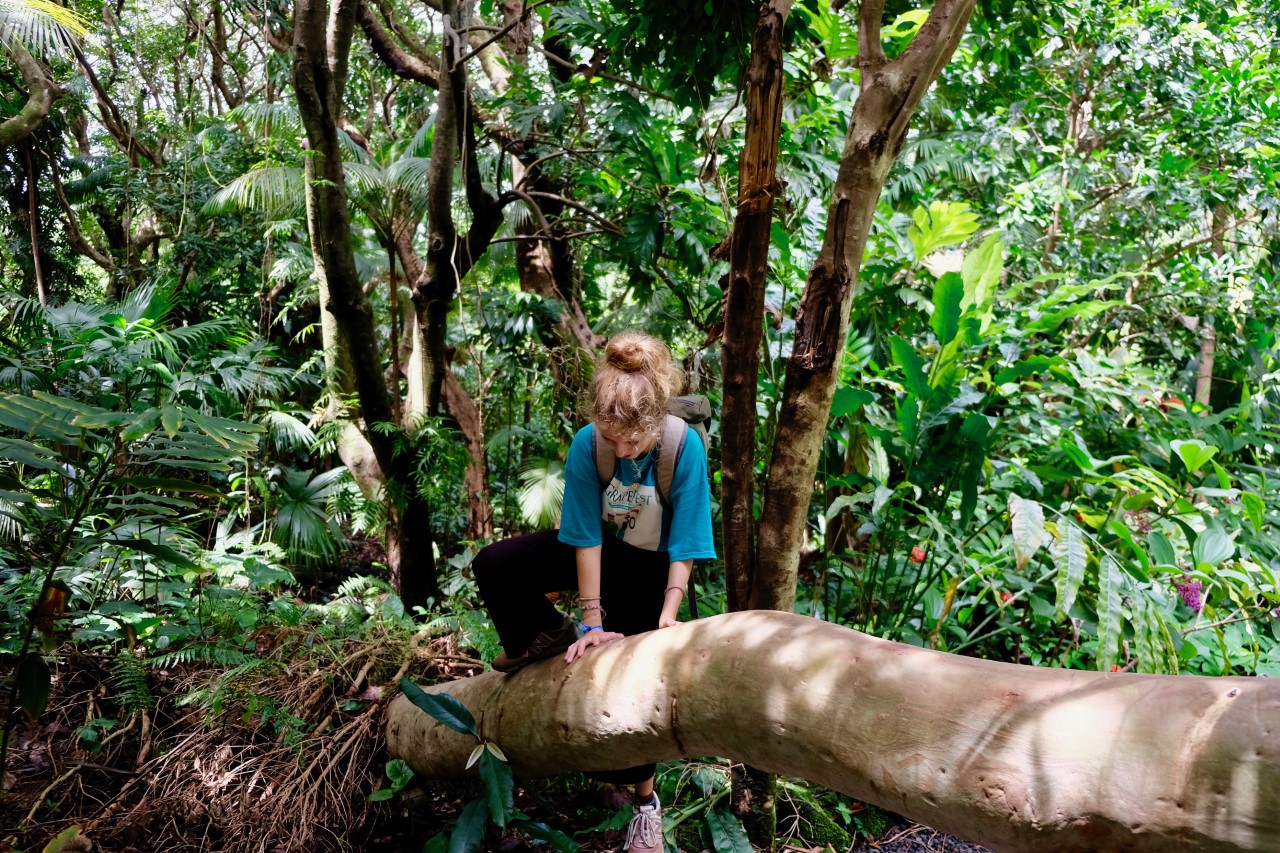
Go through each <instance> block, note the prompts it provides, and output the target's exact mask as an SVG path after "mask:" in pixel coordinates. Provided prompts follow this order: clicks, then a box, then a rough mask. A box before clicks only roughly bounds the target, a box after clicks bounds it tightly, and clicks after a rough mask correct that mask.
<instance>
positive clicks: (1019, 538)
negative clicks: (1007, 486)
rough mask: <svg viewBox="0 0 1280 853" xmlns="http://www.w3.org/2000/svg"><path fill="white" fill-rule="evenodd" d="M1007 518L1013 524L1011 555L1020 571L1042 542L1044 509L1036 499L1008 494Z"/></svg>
mask: <svg viewBox="0 0 1280 853" xmlns="http://www.w3.org/2000/svg"><path fill="white" fill-rule="evenodd" d="M1009 519H1010V521H1011V522H1012V525H1013V555H1014V558H1015V559H1016V560H1017V562H1018V569H1019V571H1021V570H1022V569H1024V568H1026V566H1027V563H1029V562H1031V558H1032V557H1034V556H1035V555H1036V552H1037V551H1039V550H1040V545H1041V544H1042V543H1043V542H1044V536H1045V530H1044V509H1042V508H1041V506H1040V504H1039V503H1038V502H1037V501H1033V500H1028V499H1027V498H1021V497H1018V496H1017V495H1010V496H1009Z"/></svg>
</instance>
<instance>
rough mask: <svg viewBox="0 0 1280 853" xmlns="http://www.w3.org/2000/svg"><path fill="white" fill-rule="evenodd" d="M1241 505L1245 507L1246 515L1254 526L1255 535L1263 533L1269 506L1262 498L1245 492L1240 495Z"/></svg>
mask: <svg viewBox="0 0 1280 853" xmlns="http://www.w3.org/2000/svg"><path fill="white" fill-rule="evenodd" d="M1240 503H1241V504H1242V505H1243V506H1244V513H1245V515H1246V516H1247V517H1248V519H1249V523H1250V524H1252V525H1253V531H1254V532H1255V533H1261V532H1262V525H1263V524H1264V523H1265V520H1266V511H1267V505H1266V504H1265V503H1264V502H1263V500H1262V498H1260V497H1258V496H1257V495H1255V494H1254V493H1253V492H1244V493H1242V494H1241V495H1240Z"/></svg>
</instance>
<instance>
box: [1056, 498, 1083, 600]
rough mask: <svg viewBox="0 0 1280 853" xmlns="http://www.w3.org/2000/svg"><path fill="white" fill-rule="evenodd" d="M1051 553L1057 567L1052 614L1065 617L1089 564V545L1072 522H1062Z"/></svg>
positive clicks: (1081, 532)
mask: <svg viewBox="0 0 1280 853" xmlns="http://www.w3.org/2000/svg"><path fill="white" fill-rule="evenodd" d="M1052 553H1053V561H1054V563H1055V564H1056V565H1057V567H1058V574H1057V577H1056V578H1055V579H1054V588H1055V590H1056V591H1057V594H1058V602H1057V607H1056V609H1055V611H1054V613H1055V615H1056V616H1058V617H1065V616H1066V615H1067V613H1069V612H1070V611H1071V605H1073V604H1074V603H1075V600H1076V595H1077V594H1078V593H1079V592H1080V584H1082V583H1083V582H1084V570H1085V567H1086V566H1088V564H1089V544H1088V543H1087V542H1086V541H1085V538H1084V532H1083V531H1082V530H1081V529H1080V528H1079V527H1076V525H1075V524H1074V523H1073V522H1071V521H1063V522H1062V523H1061V524H1059V525H1058V538H1057V539H1055V540H1054V541H1053V547H1052Z"/></svg>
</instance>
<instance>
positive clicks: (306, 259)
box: [267, 241, 315, 284]
mask: <svg viewBox="0 0 1280 853" xmlns="http://www.w3.org/2000/svg"><path fill="white" fill-rule="evenodd" d="M277 252H278V254H277V255H276V257H275V260H274V261H272V263H271V270H270V272H268V273H267V278H268V279H269V280H270V281H271V283H272V284H282V283H284V282H299V281H303V280H304V279H306V278H309V277H310V276H311V273H312V272H314V271H315V259H314V258H312V257H311V250H310V249H308V248H307V247H306V246H303V245H302V244H301V243H295V242H293V241H290V242H288V243H285V244H284V245H283V246H281V247H280V248H279V249H278V250H277Z"/></svg>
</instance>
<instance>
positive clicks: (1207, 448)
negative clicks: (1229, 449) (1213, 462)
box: [1169, 438, 1218, 473]
mask: <svg viewBox="0 0 1280 853" xmlns="http://www.w3.org/2000/svg"><path fill="white" fill-rule="evenodd" d="M1169 446H1170V447H1171V448H1173V452H1174V453H1177V454H1178V456H1179V457H1180V458H1181V459H1182V464H1183V465H1185V466H1187V470H1188V471H1189V472H1191V473H1195V472H1196V471H1199V470H1200V467H1201V466H1202V465H1204V464H1205V463H1206V462H1208V461H1209V460H1210V459H1212V458H1213V457H1214V456H1215V455H1216V454H1217V453H1218V448H1216V447H1214V446H1213V445H1212V444H1205V443H1204V442H1203V441H1201V440H1200V439H1198V438H1192V439H1188V440H1186V441H1179V440H1176V439H1175V440H1174V441H1171V442H1169Z"/></svg>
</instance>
